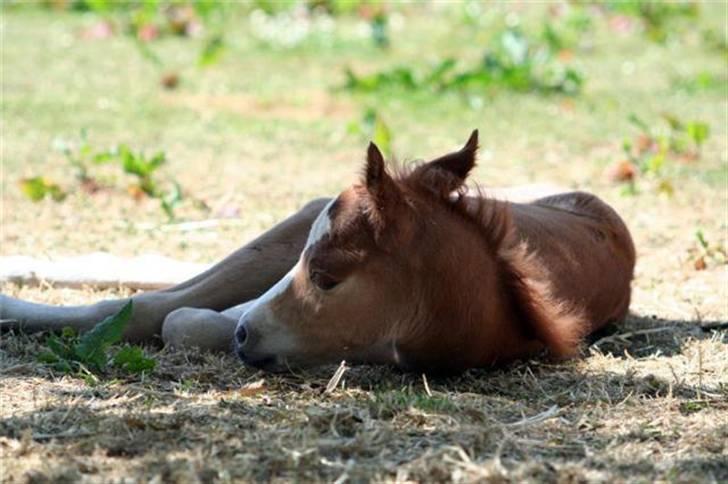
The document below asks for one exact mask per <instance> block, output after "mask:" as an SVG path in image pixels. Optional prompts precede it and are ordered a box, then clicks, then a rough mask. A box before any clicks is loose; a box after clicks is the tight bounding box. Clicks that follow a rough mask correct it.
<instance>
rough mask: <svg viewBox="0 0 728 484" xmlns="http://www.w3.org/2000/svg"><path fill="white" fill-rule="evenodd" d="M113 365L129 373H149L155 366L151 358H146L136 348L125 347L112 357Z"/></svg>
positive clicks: (138, 348) (139, 349) (140, 350)
mask: <svg viewBox="0 0 728 484" xmlns="http://www.w3.org/2000/svg"><path fill="white" fill-rule="evenodd" d="M114 365H116V366H118V367H119V368H121V369H123V370H125V371H128V372H130V373H141V372H143V371H151V370H153V369H154V367H155V366H156V365H157V362H156V361H154V360H153V359H152V358H147V357H146V356H145V355H144V351H143V350H142V349H141V348H140V347H138V346H125V347H123V348H122V349H120V350H119V351H118V352H117V353H116V355H114Z"/></svg>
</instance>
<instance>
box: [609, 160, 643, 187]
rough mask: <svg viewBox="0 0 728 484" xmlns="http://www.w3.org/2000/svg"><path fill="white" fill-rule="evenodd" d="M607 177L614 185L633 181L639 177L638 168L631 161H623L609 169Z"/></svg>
mask: <svg viewBox="0 0 728 484" xmlns="http://www.w3.org/2000/svg"><path fill="white" fill-rule="evenodd" d="M605 175H606V176H607V179H608V180H609V181H611V182H613V183H621V182H626V181H631V180H634V178H635V177H636V176H637V167H636V166H635V165H634V163H632V162H631V161H629V160H621V161H618V162H616V163H613V164H612V165H610V166H609V167H607V169H606V171H605Z"/></svg>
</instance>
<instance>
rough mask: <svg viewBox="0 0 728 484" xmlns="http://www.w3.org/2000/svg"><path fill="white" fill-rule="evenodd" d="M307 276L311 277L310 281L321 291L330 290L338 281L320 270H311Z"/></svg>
mask: <svg viewBox="0 0 728 484" xmlns="http://www.w3.org/2000/svg"><path fill="white" fill-rule="evenodd" d="M309 277H310V278H311V282H313V283H314V284H315V285H316V287H318V288H319V289H321V290H323V291H328V290H331V289H333V288H334V287H336V286H337V285H338V284H339V281H337V280H336V279H334V278H333V277H331V276H330V275H328V274H326V273H325V272H321V271H311V274H310V276H309Z"/></svg>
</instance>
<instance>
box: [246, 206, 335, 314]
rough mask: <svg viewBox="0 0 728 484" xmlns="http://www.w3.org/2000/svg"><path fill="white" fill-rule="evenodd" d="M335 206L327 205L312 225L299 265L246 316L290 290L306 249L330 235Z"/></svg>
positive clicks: (263, 296)
mask: <svg viewBox="0 0 728 484" xmlns="http://www.w3.org/2000/svg"><path fill="white" fill-rule="evenodd" d="M333 204H334V200H331V201H330V202H329V203H327V204H326V206H325V207H324V209H323V210H321V212H320V213H319V215H318V217H316V220H315V221H314V222H313V225H311V231H310V232H309V233H308V239H307V240H306V247H304V248H303V251H302V252H301V257H300V258H299V259H298V263H297V264H296V265H295V266H294V267H293V268H292V269H291V270H290V271H288V274H286V275H285V276H283V278H282V279H281V280H280V281H278V282H276V283H275V285H273V287H271V288H270V289H268V290H267V291H266V292H265V293H264V294H263V295H262V296H260V297H259V298H258V299H256V300H255V302H254V303H253V304H252V305H251V307H250V309H248V311H246V312H245V314H247V313H248V312H251V313H252V312H253V311H255V310H256V309H259V308H262V307H264V306H265V305H266V304H268V303H269V302H270V301H272V300H273V299H275V298H276V297H278V296H279V295H281V294H283V293H284V292H286V289H288V287H289V286H290V285H291V283H292V282H293V278H294V277H295V275H296V272H297V271H298V269H299V267H300V266H301V259H302V258H303V253H304V252H306V249H308V248H309V247H311V246H312V245H314V244H315V243H316V242H318V241H319V240H321V239H322V238H323V237H324V235H326V234H328V233H329V231H330V230H331V218H329V208H331V205H333Z"/></svg>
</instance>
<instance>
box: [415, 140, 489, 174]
mask: <svg viewBox="0 0 728 484" xmlns="http://www.w3.org/2000/svg"><path fill="white" fill-rule="evenodd" d="M477 151H478V130H477V129H476V130H473V132H472V133H471V134H470V138H468V141H467V142H466V143H465V146H463V147H462V148H460V150H459V151H455V152H454V153H448V154H447V155H445V156H441V157H440V158H437V159H435V160H432V161H431V162H429V163H428V164H427V165H426V166H427V167H428V168H429V169H438V170H443V171H446V172H449V173H452V174H453V175H455V176H456V177H457V178H459V179H460V180H461V182H464V181H465V179H466V178H467V177H468V173H470V170H472V169H473V167H474V166H475V154H476V152H477Z"/></svg>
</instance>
